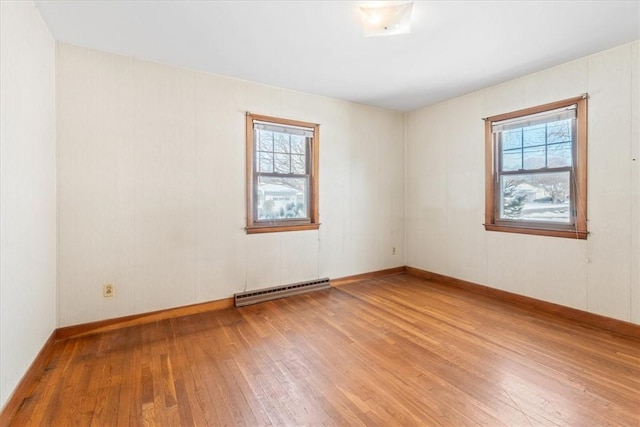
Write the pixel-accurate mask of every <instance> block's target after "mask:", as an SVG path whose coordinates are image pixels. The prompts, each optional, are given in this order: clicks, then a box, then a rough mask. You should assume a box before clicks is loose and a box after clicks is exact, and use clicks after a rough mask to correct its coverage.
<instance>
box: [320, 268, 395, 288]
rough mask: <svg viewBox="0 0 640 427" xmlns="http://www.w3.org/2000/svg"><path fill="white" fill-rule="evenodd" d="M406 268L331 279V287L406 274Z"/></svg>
mask: <svg viewBox="0 0 640 427" xmlns="http://www.w3.org/2000/svg"><path fill="white" fill-rule="evenodd" d="M405 268H406V267H405V266H404V265H403V266H401V267H393V268H387V269H385V270H378V271H372V272H370V273H362V274H356V275H353V276H345V277H339V278H337V279H331V286H342V285H346V284H348V283H353V282H358V281H360V280H369V279H376V278H378V277H384V276H391V275H394V274H401V273H404V272H405Z"/></svg>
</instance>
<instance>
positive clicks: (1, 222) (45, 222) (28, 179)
mask: <svg viewBox="0 0 640 427" xmlns="http://www.w3.org/2000/svg"><path fill="white" fill-rule="evenodd" d="M55 119H56V116H55V42H54V40H53V39H52V37H51V35H50V34H49V30H48V29H47V27H46V26H45V25H44V23H43V22H42V20H41V18H40V15H39V14H38V13H37V12H36V9H35V6H34V4H33V2H31V1H20V2H9V1H1V2H0V175H1V176H0V406H2V405H4V404H5V402H6V401H7V399H8V397H9V396H10V394H11V392H12V391H13V389H14V388H15V386H16V384H17V383H18V381H19V380H20V378H21V377H22V375H24V373H25V371H26V370H27V367H28V366H29V365H30V364H31V362H32V361H33V359H34V358H35V356H36V355H37V353H38V352H39V351H40V349H41V348H42V346H43V344H44V343H45V342H46V340H47V338H49V336H50V335H51V333H52V332H53V330H54V329H55V327H56V135H55V129H56V128H55Z"/></svg>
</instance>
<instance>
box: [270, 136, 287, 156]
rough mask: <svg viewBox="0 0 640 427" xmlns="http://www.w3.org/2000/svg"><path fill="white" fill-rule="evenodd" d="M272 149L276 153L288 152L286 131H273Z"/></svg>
mask: <svg viewBox="0 0 640 427" xmlns="http://www.w3.org/2000/svg"><path fill="white" fill-rule="evenodd" d="M273 139H274V141H273V151H275V152H276V153H290V152H291V148H290V147H289V135H288V134H286V133H274V134H273Z"/></svg>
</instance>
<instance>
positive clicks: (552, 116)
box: [485, 97, 587, 238]
mask: <svg viewBox="0 0 640 427" xmlns="http://www.w3.org/2000/svg"><path fill="white" fill-rule="evenodd" d="M486 127H487V129H486V139H487V140H486V143H485V144H486V149H487V184H486V191H487V197H486V203H487V212H486V218H487V221H486V224H485V228H486V229H487V230H490V231H509V232H519V233H529V234H545V235H553V236H560V237H574V238H576V237H577V238H586V234H587V232H586V97H580V98H573V99H570V100H565V101H560V102H557V103H552V104H547V105H543V106H539V107H534V108H531V109H527V110H521V111H517V112H514V113H507V114H503V115H500V116H494V117H491V118H488V119H486Z"/></svg>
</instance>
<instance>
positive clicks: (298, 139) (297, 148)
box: [291, 135, 307, 155]
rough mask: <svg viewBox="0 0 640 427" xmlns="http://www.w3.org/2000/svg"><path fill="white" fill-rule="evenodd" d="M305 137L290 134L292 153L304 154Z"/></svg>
mask: <svg viewBox="0 0 640 427" xmlns="http://www.w3.org/2000/svg"><path fill="white" fill-rule="evenodd" d="M306 145H307V144H306V143H305V137H303V136H301V135H291V152H292V153H294V154H302V155H306V154H307V153H306V151H307V150H306Z"/></svg>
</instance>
